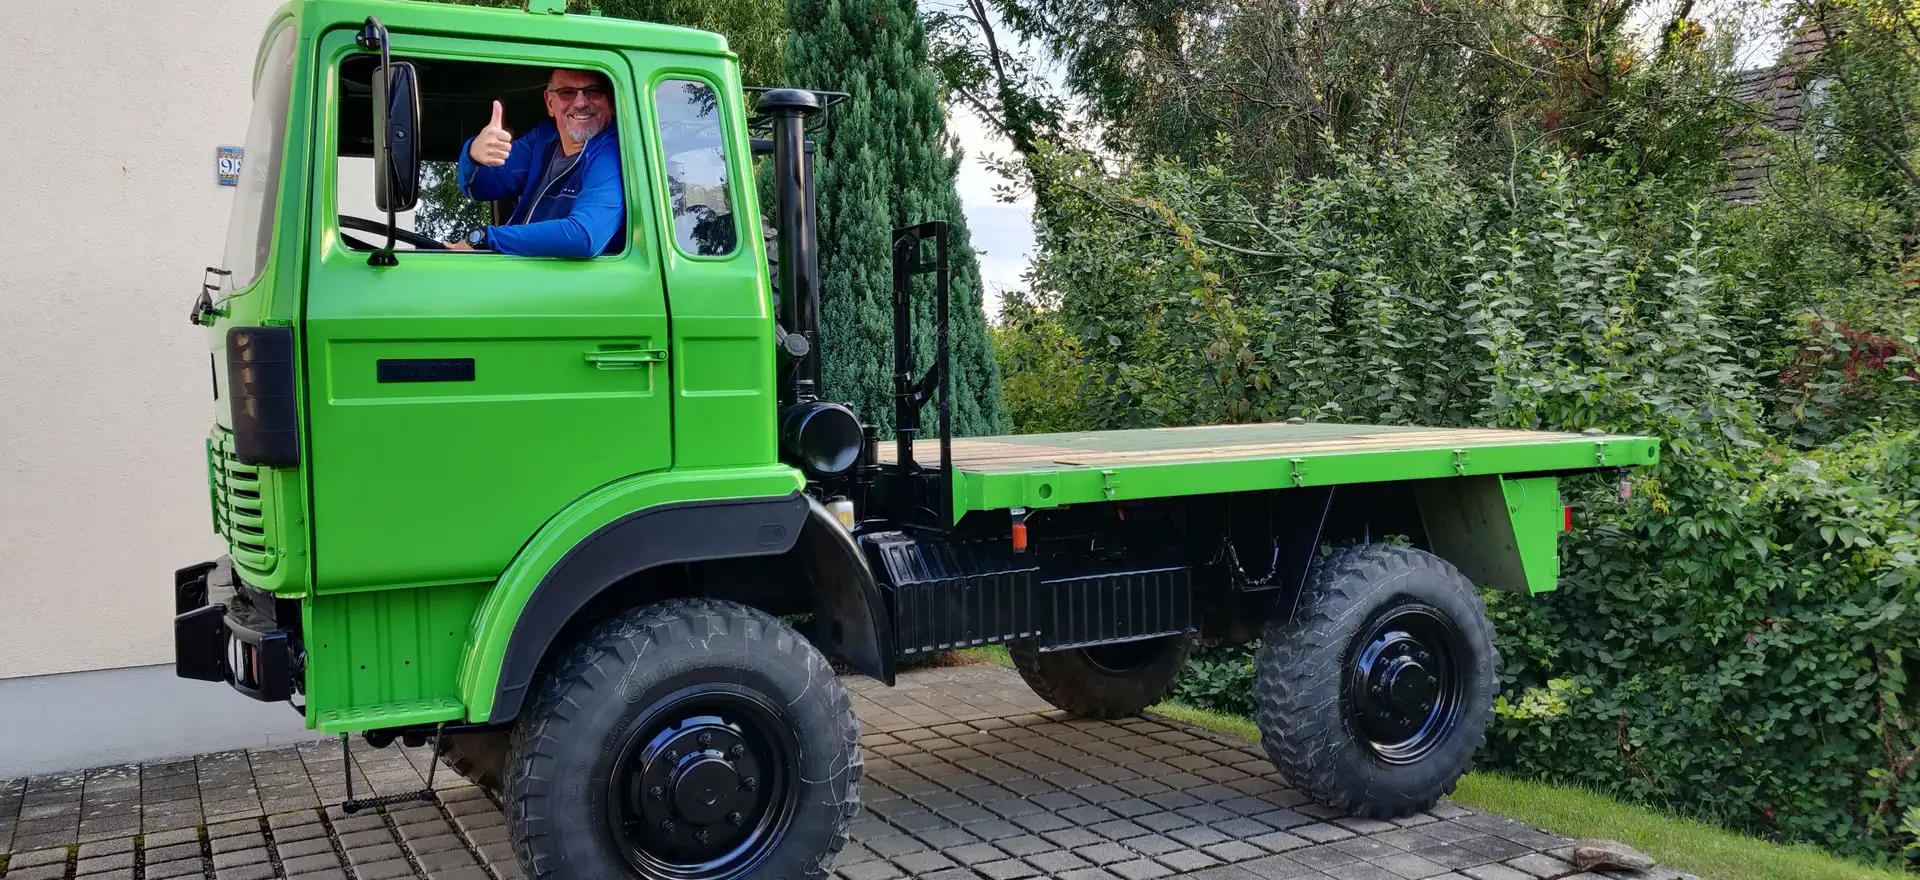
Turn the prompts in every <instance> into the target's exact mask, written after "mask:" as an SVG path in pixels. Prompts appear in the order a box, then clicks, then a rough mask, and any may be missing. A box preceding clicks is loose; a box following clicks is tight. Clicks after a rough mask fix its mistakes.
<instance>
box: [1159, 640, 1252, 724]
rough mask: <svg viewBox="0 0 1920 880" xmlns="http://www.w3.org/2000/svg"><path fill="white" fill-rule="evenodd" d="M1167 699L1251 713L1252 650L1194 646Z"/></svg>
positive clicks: (1215, 710)
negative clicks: (1197, 647) (1184, 669)
mask: <svg viewBox="0 0 1920 880" xmlns="http://www.w3.org/2000/svg"><path fill="white" fill-rule="evenodd" d="M1169 698H1170V699H1172V700H1173V701H1175V702H1178V703H1182V704H1184V705H1188V706H1192V707H1194V708H1195V709H1205V710H1207V711H1209V712H1226V713H1230V714H1234V715H1251V714H1252V712H1251V711H1250V707H1251V706H1252V705H1253V653H1252V652H1251V651H1249V650H1248V649H1246V648H1200V649H1196V650H1195V651H1194V652H1193V656H1192V657H1190V658H1189V659H1188V660H1187V671H1186V672H1185V673H1184V674H1183V675H1181V677H1180V681H1179V683H1177V684H1175V685H1174V688H1173V694H1172V695H1171V696H1170V697H1169Z"/></svg>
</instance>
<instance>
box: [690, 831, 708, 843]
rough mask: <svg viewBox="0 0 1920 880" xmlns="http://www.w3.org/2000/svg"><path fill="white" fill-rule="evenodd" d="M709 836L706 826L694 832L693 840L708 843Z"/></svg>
mask: <svg viewBox="0 0 1920 880" xmlns="http://www.w3.org/2000/svg"><path fill="white" fill-rule="evenodd" d="M707 838H708V835H707V829H705V828H702V829H700V830H699V831H695V832H693V840H694V842H695V843H706V842H707Z"/></svg>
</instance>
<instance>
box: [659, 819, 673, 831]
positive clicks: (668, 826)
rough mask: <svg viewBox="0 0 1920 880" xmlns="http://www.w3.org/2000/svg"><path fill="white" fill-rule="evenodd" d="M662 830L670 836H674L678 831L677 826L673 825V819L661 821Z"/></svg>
mask: <svg viewBox="0 0 1920 880" xmlns="http://www.w3.org/2000/svg"><path fill="white" fill-rule="evenodd" d="M660 830H661V831H665V832H666V833H668V834H672V833H673V832H674V831H675V830H677V826H675V825H674V824H673V820H672V819H662V820H660Z"/></svg>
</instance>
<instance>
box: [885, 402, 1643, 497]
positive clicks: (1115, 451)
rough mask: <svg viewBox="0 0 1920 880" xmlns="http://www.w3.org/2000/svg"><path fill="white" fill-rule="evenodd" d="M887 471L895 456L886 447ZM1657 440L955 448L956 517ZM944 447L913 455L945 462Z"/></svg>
mask: <svg viewBox="0 0 1920 880" xmlns="http://www.w3.org/2000/svg"><path fill="white" fill-rule="evenodd" d="M880 451H881V456H880V457H881V461H882V463H883V464H892V463H894V461H895V453H896V450H895V447H894V445H893V444H891V443H882V444H881V447H880ZM1658 455H1659V452H1658V443H1657V441H1655V440H1653V439H1651V438H1647V437H1633V436H1620V435H1598V434H1569V433H1560V432H1549V431H1519V430H1507V429H1494V428H1408V427H1392V426H1385V425H1350V424H1329V423H1313V422H1303V423H1294V422H1280V423H1269V424H1253V425H1217V426H1210V427H1196V428H1147V429H1140V430H1130V431H1091V432H1081V433H1065V434H1026V435H1017V436H1005V437H971V438H963V439H955V440H954V441H953V466H954V508H955V510H954V512H955V515H956V516H958V515H960V514H962V513H964V512H965V511H968V510H1001V509H1007V508H1011V507H1051V506H1056V505H1060V504H1075V503H1082V502H1089V501H1100V500H1129V499H1140V498H1158V497H1168V496H1174V495H1195V494H1206V493H1213V492H1232V491H1250V490H1256V489H1277V488H1286V487H1290V486H1292V487H1303V486H1324V485H1337V484H1343V483H1362V482H1378V481H1385V480H1405V479H1431V478H1442V477H1459V476H1474V475H1488V474H1503V475H1504V474H1556V473H1567V472H1575V471H1589V470H1598V469H1602V468H1608V467H1624V466H1629V465H1650V464H1653V463H1655V462H1656V461H1657V460H1658ZM939 457H940V448H939V443H938V441H937V440H932V439H925V438H923V439H921V440H920V441H919V442H917V443H916V444H915V445H914V458H915V459H916V460H918V461H919V462H920V464H921V465H923V466H928V467H931V466H935V465H937V464H938V463H939Z"/></svg>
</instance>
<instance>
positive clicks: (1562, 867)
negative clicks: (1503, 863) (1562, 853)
mask: <svg viewBox="0 0 1920 880" xmlns="http://www.w3.org/2000/svg"><path fill="white" fill-rule="evenodd" d="M1507 867H1509V868H1516V869H1518V870H1521V871H1525V872H1526V873H1527V876H1529V877H1538V878H1541V880H1557V878H1560V877H1565V876H1567V875H1568V874H1573V873H1577V869H1576V868H1574V867H1573V866H1572V865H1569V864H1567V863H1566V862H1563V861H1560V860H1559V859H1556V858H1554V857H1552V856H1549V855H1545V854H1542V853H1529V854H1527V855H1524V856H1521V857H1519V858H1517V859H1508V860H1507Z"/></svg>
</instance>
